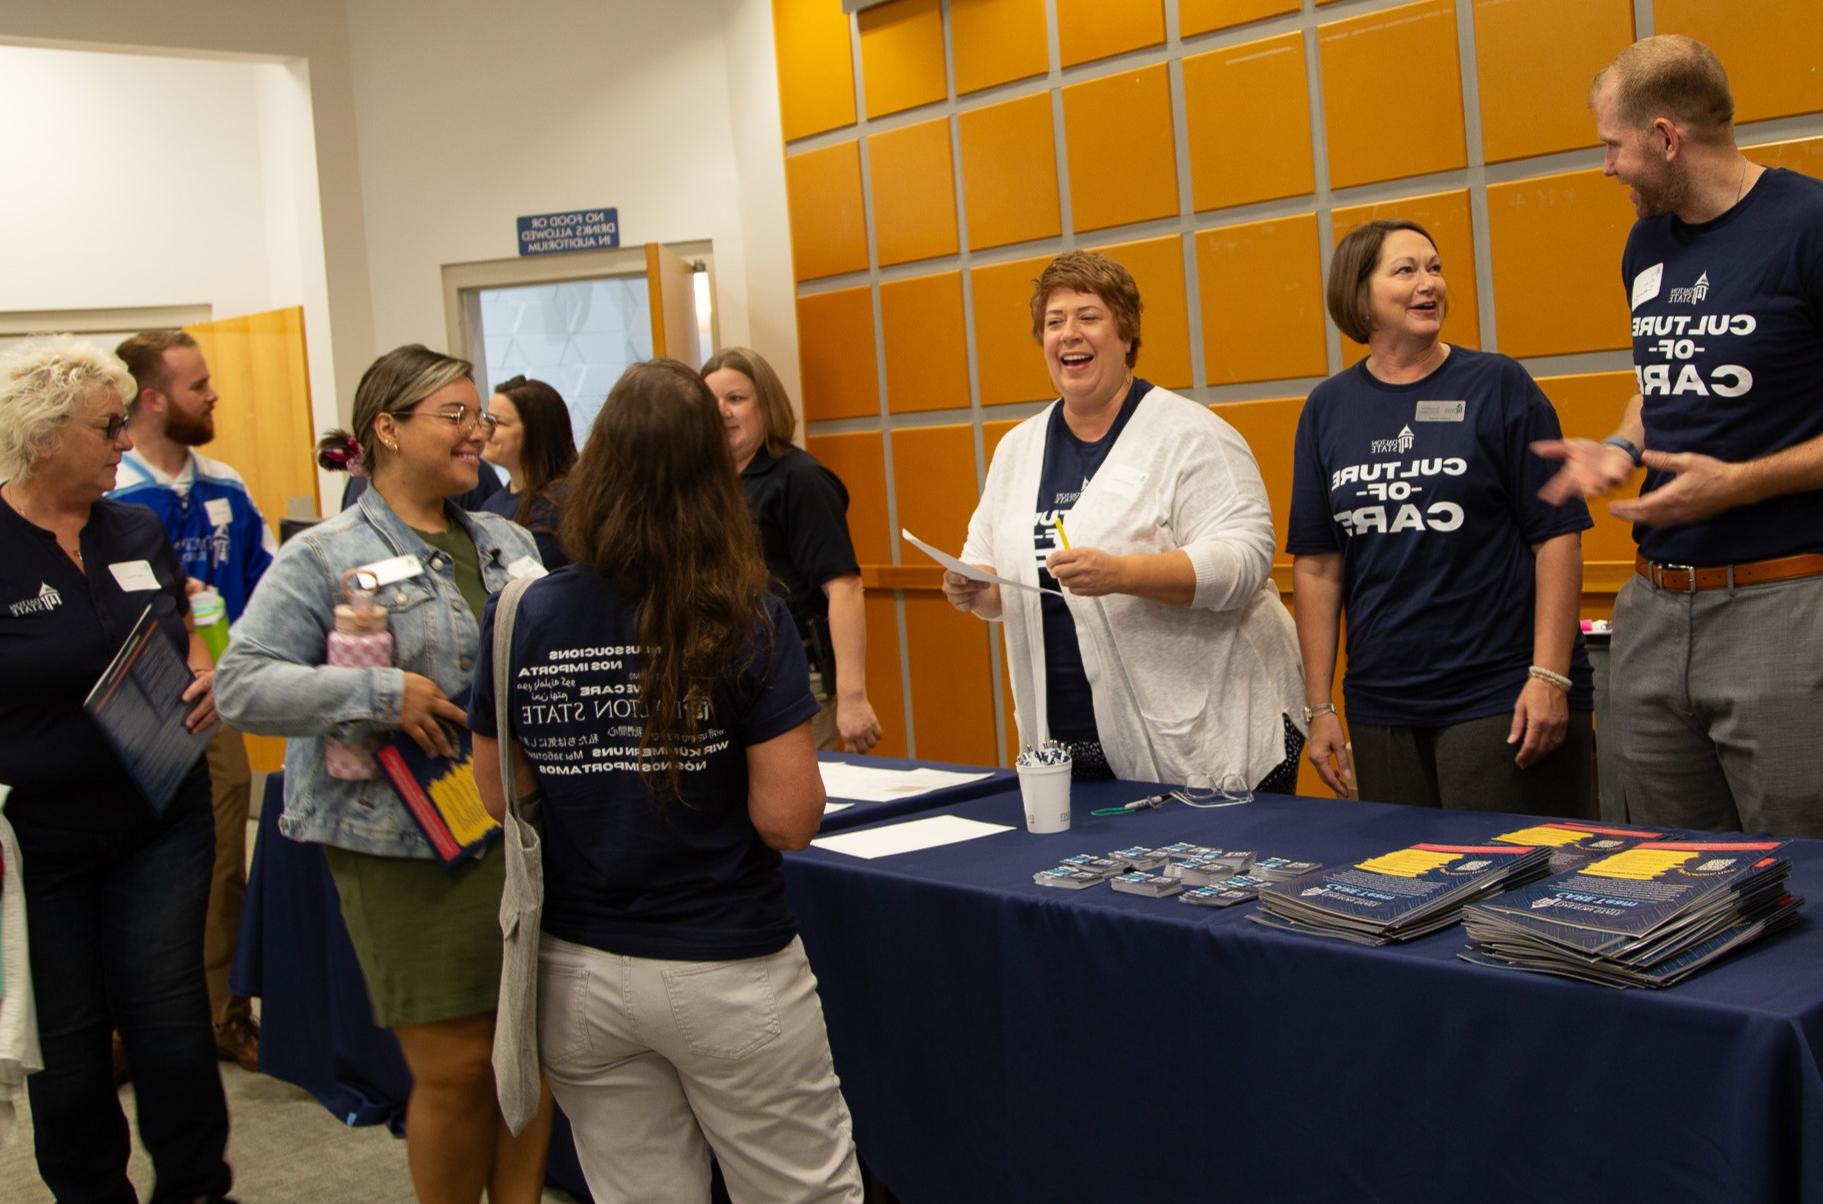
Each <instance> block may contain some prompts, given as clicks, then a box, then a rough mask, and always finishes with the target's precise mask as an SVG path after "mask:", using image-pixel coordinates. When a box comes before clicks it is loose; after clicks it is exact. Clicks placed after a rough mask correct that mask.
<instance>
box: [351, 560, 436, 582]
mask: <svg viewBox="0 0 1823 1204" xmlns="http://www.w3.org/2000/svg"><path fill="white" fill-rule="evenodd" d="M423 571H424V562H423V561H421V560H419V559H418V558H417V557H416V556H411V555H406V556H394V557H393V558H392V559H390V560H376V561H374V562H373V563H372V564H364V565H362V566H361V567H360V568H358V569H356V570H355V572H357V573H361V574H364V575H365V576H368V577H370V578H372V579H373V588H374V589H379V588H380V587H381V586H382V585H391V584H392V583H393V582H395V581H404V580H406V579H407V578H410V577H416V576H418V575H419V574H420V573H422V572H423Z"/></svg>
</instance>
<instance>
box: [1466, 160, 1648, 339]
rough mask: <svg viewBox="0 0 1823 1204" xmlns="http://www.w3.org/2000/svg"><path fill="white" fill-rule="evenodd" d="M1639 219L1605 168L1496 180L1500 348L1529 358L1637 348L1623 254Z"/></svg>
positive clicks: (1491, 199)
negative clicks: (1604, 173)
mask: <svg viewBox="0 0 1823 1204" xmlns="http://www.w3.org/2000/svg"><path fill="white" fill-rule="evenodd" d="M1633 219H1634V214H1633V206H1632V205H1630V204H1628V203H1627V193H1626V189H1624V188H1622V187H1621V186H1620V185H1619V184H1616V183H1615V182H1614V181H1613V180H1609V179H1606V178H1604V177H1603V176H1602V174H1601V172H1600V171H1599V170H1595V171H1573V172H1566V173H1564V174H1562V175H1555V176H1538V177H1535V178H1533V179H1529V180H1515V181H1513V182H1512V183H1508V184H1490V185H1488V241H1489V243H1490V245H1491V246H1492V248H1493V259H1494V262H1493V268H1494V320H1495V323H1496V324H1497V327H1498V329H1499V334H1500V344H1499V345H1500V350H1501V351H1503V352H1505V353H1506V354H1507V355H1513V356H1529V355H1568V354H1571V353H1573V352H1578V351H1607V350H1611V349H1621V348H1625V347H1627V346H1628V345H1629V343H1630V341H1631V337H1632V336H1631V335H1630V334H1629V330H1630V327H1629V326H1628V323H1627V298H1626V293H1625V291H1624V290H1623V289H1622V287H1621V281H1620V253H1621V250H1622V248H1623V247H1624V246H1625V245H1626V241H1627V232H1628V231H1629V230H1631V229H1632V228H1633Z"/></svg>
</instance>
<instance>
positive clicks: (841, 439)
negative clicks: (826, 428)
mask: <svg viewBox="0 0 1823 1204" xmlns="http://www.w3.org/2000/svg"><path fill="white" fill-rule="evenodd" d="M804 449H805V450H806V451H808V452H809V453H810V454H811V455H813V456H815V457H816V458H817V459H818V460H819V461H820V462H821V463H822V465H823V467H825V468H827V469H828V470H829V471H830V472H833V473H835V474H836V476H838V477H840V478H841V479H842V484H843V485H844V486H846V487H847V489H848V538H849V539H851V540H853V541H854V545H855V559H856V560H857V561H859V562H860V563H862V564H891V563H892V562H893V557H892V545H893V543H894V541H895V540H897V538H898V533H897V532H892V531H889V530H888V529H887V525H886V443H885V440H884V438H883V437H882V436H881V434H880V433H879V432H878V431H856V432H854V433H852V434H846V435H812V436H810V437H809V438H808V439H805V440H804Z"/></svg>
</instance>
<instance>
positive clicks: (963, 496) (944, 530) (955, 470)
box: [892, 423, 976, 565]
mask: <svg viewBox="0 0 1823 1204" xmlns="http://www.w3.org/2000/svg"><path fill="white" fill-rule="evenodd" d="M892 454H893V481H894V483H895V485H896V488H895V490H894V492H895V494H896V495H897V497H898V501H899V509H898V515H899V525H900V526H901V527H903V528H905V529H906V530H908V531H910V532H911V533H912V534H913V535H916V536H917V537H918V538H919V539H922V540H924V541H925V542H926V543H930V544H935V545H936V546H937V547H939V548H949V549H951V550H960V549H961V547H962V541H963V540H964V539H966V538H967V537H968V516H969V515H971V514H973V513H974V512H975V494H976V489H975V429H974V428H973V427H972V426H969V425H968V424H967V423H957V424H955V425H952V426H919V427H901V428H899V429H898V430H896V431H894V432H893V453H892ZM894 534H897V532H894ZM899 559H900V560H901V561H902V562H903V563H905V564H919V565H929V564H930V563H931V560H930V558H929V557H927V556H926V555H925V554H924V553H923V552H920V551H918V549H916V548H914V547H911V546H910V545H907V546H905V547H902V548H900V549H899Z"/></svg>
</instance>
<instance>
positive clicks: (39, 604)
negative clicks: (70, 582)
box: [6, 581, 63, 619]
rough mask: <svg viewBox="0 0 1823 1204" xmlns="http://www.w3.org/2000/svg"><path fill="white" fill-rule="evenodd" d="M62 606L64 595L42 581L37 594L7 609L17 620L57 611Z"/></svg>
mask: <svg viewBox="0 0 1823 1204" xmlns="http://www.w3.org/2000/svg"><path fill="white" fill-rule="evenodd" d="M62 605H63V595H62V594H60V593H58V592H57V591H56V590H54V589H52V588H51V586H50V585H49V584H48V583H47V582H42V581H41V582H39V583H38V592H37V594H35V595H34V596H32V597H30V598H25V599H22V600H20V601H18V602H14V603H13V604H12V605H11V606H8V607H7V608H6V609H7V610H8V611H9V612H10V613H11V614H12V616H13V618H15V619H17V618H20V617H21V616H23V615H37V614H43V613H45V612H46V611H51V610H56V609H57V608H58V607H59V606H62Z"/></svg>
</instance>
